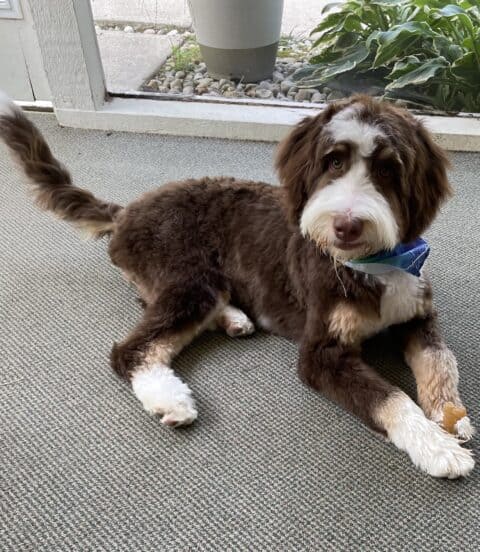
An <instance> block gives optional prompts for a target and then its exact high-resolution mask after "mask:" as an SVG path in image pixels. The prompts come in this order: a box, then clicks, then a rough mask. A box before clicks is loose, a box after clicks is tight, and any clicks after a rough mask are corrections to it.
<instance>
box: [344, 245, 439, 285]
mask: <svg viewBox="0 0 480 552" xmlns="http://www.w3.org/2000/svg"><path fill="white" fill-rule="evenodd" d="M429 253H430V247H429V245H428V243H427V242H426V241H425V240H423V239H422V238H417V239H416V240H415V241H413V242H411V243H407V244H405V243H399V244H398V245H397V246H395V247H394V248H393V249H392V250H391V251H381V252H380V253H376V254H375V255H370V256H369V257H362V258H360V259H352V260H350V261H347V262H346V263H345V264H346V265H347V266H348V267H350V268H352V269H353V270H359V271H360V272H366V273H367V274H385V273H387V272H391V271H392V270H403V271H404V272H408V273H409V274H412V275H413V276H417V277H419V276H420V271H421V270H422V266H423V264H424V263H425V261H426V260H427V257H428V254H429Z"/></svg>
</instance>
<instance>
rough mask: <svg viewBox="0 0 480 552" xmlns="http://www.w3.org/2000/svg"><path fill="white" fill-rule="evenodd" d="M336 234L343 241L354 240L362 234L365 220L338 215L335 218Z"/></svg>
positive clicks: (334, 228)
mask: <svg viewBox="0 0 480 552" xmlns="http://www.w3.org/2000/svg"><path fill="white" fill-rule="evenodd" d="M333 230H334V231H335V236H336V237H337V238H338V239H339V240H342V241H343V242H354V241H355V240H358V238H359V237H360V236H361V235H362V232H363V222H362V221H361V220H360V219H358V218H350V217H347V216H346V215H337V216H336V217H335V218H334V219H333Z"/></svg>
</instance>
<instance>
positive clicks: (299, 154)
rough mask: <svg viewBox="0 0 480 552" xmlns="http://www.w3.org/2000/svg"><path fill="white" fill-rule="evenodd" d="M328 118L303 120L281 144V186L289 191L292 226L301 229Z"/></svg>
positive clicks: (279, 173)
mask: <svg viewBox="0 0 480 552" xmlns="http://www.w3.org/2000/svg"><path fill="white" fill-rule="evenodd" d="M324 119H325V115H324V114H323V113H321V114H320V115H317V116H316V117H307V118H305V119H303V120H302V121H301V122H300V123H299V124H298V125H297V126H296V127H295V128H294V129H293V131H292V132H290V134H289V135H288V136H287V137H286V138H285V139H284V140H283V142H281V144H280V146H279V149H278V153H277V160H276V169H277V171H278V175H279V177H280V182H281V184H282V186H283V187H284V188H285V191H286V197H285V201H286V209H287V216H288V220H289V222H290V223H292V224H295V225H297V224H298V222H299V219H300V216H301V213H302V210H303V207H304V205H305V203H306V201H307V199H308V197H309V195H310V192H311V191H312V189H313V186H314V179H315V172H316V171H318V167H317V166H316V165H317V162H316V161H317V159H316V158H317V152H318V147H319V137H320V134H321V131H322V127H323V124H324Z"/></svg>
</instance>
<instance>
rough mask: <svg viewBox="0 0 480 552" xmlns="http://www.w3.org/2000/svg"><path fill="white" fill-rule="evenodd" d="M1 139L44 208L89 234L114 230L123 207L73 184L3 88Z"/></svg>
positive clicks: (1, 95) (1, 96)
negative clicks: (116, 218) (98, 197)
mask: <svg viewBox="0 0 480 552" xmlns="http://www.w3.org/2000/svg"><path fill="white" fill-rule="evenodd" d="M0 139H1V140H3V141H4V142H5V144H6V145H7V146H8V148H9V149H10V150H11V152H12V153H13V155H14V157H16V158H17V159H18V161H19V162H20V165H21V167H22V168H23V170H24V171H25V174H26V175H27V176H28V178H29V179H30V182H31V184H32V189H33V193H34V196H35V200H36V203H37V205H38V206H39V207H40V208H41V209H45V210H47V211H52V212H53V213H55V215H57V216H58V217H60V218H61V219H63V220H66V221H68V222H70V223H72V224H73V225H74V226H76V227H78V228H80V229H81V230H83V231H84V232H86V233H87V235H88V236H89V237H93V238H100V237H102V236H104V235H105V234H109V233H110V232H112V230H113V227H114V220H115V216H116V215H117V214H118V213H119V211H120V210H121V209H122V207H121V206H120V205H116V204H115V203H107V202H105V201H102V200H100V199H97V198H96V197H95V196H94V195H93V194H92V193H91V192H89V191H87V190H82V189H81V188H77V187H75V186H73V185H72V180H71V177H70V173H69V172H68V171H67V169H66V168H65V167H64V166H63V165H62V164H61V163H60V162H59V161H58V160H57V159H55V157H54V156H53V155H52V152H51V151H50V148H49V147H48V144H47V143H46V142H45V139H44V138H43V136H42V134H41V133H40V131H39V130H38V129H37V128H36V127H35V125H34V124H33V123H31V122H30V120H29V119H28V118H27V117H26V116H25V115H24V114H23V111H22V110H21V109H20V108H18V107H17V106H16V105H15V104H14V103H13V102H12V101H11V100H10V99H9V98H8V97H7V96H6V95H5V94H3V93H2V92H1V91H0Z"/></svg>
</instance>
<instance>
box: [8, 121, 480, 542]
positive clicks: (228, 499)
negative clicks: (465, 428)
mask: <svg viewBox="0 0 480 552" xmlns="http://www.w3.org/2000/svg"><path fill="white" fill-rule="evenodd" d="M32 118H33V119H34V121H35V122H36V123H37V124H38V125H39V126H40V127H41V128H42V129H43V130H44V132H45V134H46V136H47V139H48V141H49V142H50V143H51V145H52V147H53V150H54V151H55V153H56V154H57V156H58V157H59V158H60V159H61V160H62V161H64V162H65V164H66V165H67V166H68V167H69V168H70V169H71V171H72V173H73V176H74V181H75V182H76V183H78V184H79V185H81V186H84V187H87V188H88V189H90V190H92V191H93V192H94V193H96V194H98V195H99V196H101V197H104V198H107V199H111V200H114V201H116V202H119V203H122V204H125V203H126V202H128V201H129V200H131V199H133V198H134V197H136V196H138V195H139V194H141V193H142V192H144V191H146V190H149V189H151V188H152V187H153V186H156V185H158V184H161V183H163V182H166V181H169V180H173V179H182V178H186V177H196V176H203V175H218V174H228V175H233V176H237V177H242V178H252V179H262V180H266V181H270V182H272V183H273V182H275V177H274V175H273V173H272V171H271V168H270V167H271V166H272V155H273V151H274V145H272V144H264V143H262V144H260V143H251V142H250V143H249V142H229V141H219V140H208V139H194V138H176V137H163V136H158V135H142V134H127V133H105V132H98V131H83V130H74V129H62V128H59V127H58V126H57V125H56V122H55V119H54V117H53V116H52V115H41V114H36V115H32ZM453 161H454V170H453V172H452V181H453V184H454V187H455V189H456V192H457V193H456V196H455V198H454V199H453V200H452V201H451V203H450V204H449V205H448V206H447V207H446V208H445V210H444V212H443V214H442V215H441V217H440V218H439V220H438V221H437V222H436V224H435V225H434V227H433V229H432V230H431V231H430V232H429V234H428V237H429V239H430V241H431V244H432V254H431V261H430V265H431V270H432V277H433V281H434V285H435V288H436V298H437V304H438V306H439V308H440V313H441V322H442V326H443V328H444V332H445V335H446V339H447V341H448V343H449V344H450V345H451V347H452V349H453V350H454V351H455V353H456V354H457V357H458V359H459V366H460V373H461V385H460V387H461V391H462V392H463V396H464V399H465V402H466V405H467V407H468V408H469V411H470V415H471V417H472V418H473V420H474V422H476V425H477V426H478V425H480V409H479V401H478V395H479V389H480V372H479V370H478V359H479V356H480V355H479V353H480V330H479V324H478V317H479V312H480V293H479V278H478V272H479V259H478V251H479V246H480V218H479V217H478V202H479V199H478V198H479V196H478V173H479V167H480V155H477V154H455V155H453ZM22 178H23V177H21V175H20V173H19V172H18V171H16V170H14V169H13V168H12V163H11V162H10V160H9V159H8V156H6V155H5V149H4V148H0V244H1V246H0V359H1V365H0V442H1V445H0V457H1V469H0V542H1V543H2V544H1V548H2V550H5V551H15V552H18V551H24V550H28V551H43V550H45V551H47V550H48V551H52V550H68V551H72V550H79V551H80V550H81V551H85V550H142V551H144V550H145V551H147V550H148V551H150V550H151V551H159V550H161V551H177V550H178V551H186V550H191V551H199V550H214V551H217V550H219V551H226V550H232V551H233V550H234V551H237V550H262V551H263V550H275V551H283V550H285V551H290V550H292V551H318V550H332V551H333V550H335V551H338V550H349V551H350V550H389V551H390V550H422V551H431V550H436V549H438V550H445V551H446V550H448V551H461V550H478V549H479V548H480V535H479V532H478V512H479V497H480V469H478V468H477V469H476V470H475V471H474V473H473V475H472V476H471V477H470V478H468V479H466V480H462V481H453V482H452V481H443V480H435V479H432V478H430V477H428V476H425V475H423V474H421V473H420V472H418V471H417V470H415V469H414V468H413V466H412V465H411V464H410V462H409V460H408V459H407V457H406V456H405V455H404V454H402V453H400V452H399V451H397V450H396V449H395V448H394V447H393V446H391V445H387V444H385V443H383V442H381V441H380V440H379V439H377V438H376V437H375V436H374V435H373V434H371V433H370V432H369V431H367V430H366V429H365V428H364V427H363V426H362V425H361V424H360V423H359V422H358V421H357V420H356V419H355V418H353V417H352V416H350V415H349V414H347V413H346V412H344V411H342V410H341V409H340V408H337V407H336V406H335V405H333V404H332V403H330V402H329V401H327V400H326V399H324V398H322V397H321V396H319V395H318V394H316V393H314V392H313V391H311V390H309V389H307V388H306V387H304V386H303V385H302V384H301V383H300V382H299V380H298V379H297V377H296V375H295V361H296V349H295V347H294V346H293V345H292V344H290V343H289V342H287V341H285V340H283V339H280V338H277V337H272V336H268V335H265V334H262V333H257V334H255V335H254V336H252V337H251V338H248V339H243V340H234V339H229V338H227V337H224V336H223V335H220V334H216V333H210V334H206V335H205V336H203V337H202V338H200V339H199V340H198V341H197V342H196V343H195V344H193V345H192V346H191V347H190V348H189V349H188V350H187V351H185V352H184V354H182V355H181V356H180V357H179V359H178V362H177V363H176V367H177V369H178V371H179V372H180V373H181V374H182V376H183V377H184V378H185V380H186V381H187V382H188V383H189V384H190V385H191V387H192V388H193V390H194V393H195V396H196V398H197V401H198V406H199V412H200V417H199V419H198V421H197V422H196V423H195V424H194V425H193V426H191V427H190V428H187V429H183V430H178V431H173V430H169V429H166V428H164V427H162V426H161V424H160V422H159V419H157V418H154V417H149V416H148V415H146V414H145V412H143V411H142V409H141V406H140V404H139V403H138V401H137V400H136V399H135V397H134V396H133V395H132V393H131V392H130V390H129V388H128V386H127V385H126V384H125V383H123V382H122V381H120V380H119V379H117V378H116V377H115V375H114V374H113V373H112V372H111V371H110V369H109V366H108V354H109V350H110V347H111V343H112V341H114V340H119V339H121V338H122V337H123V336H124V335H125V334H126V333H127V332H128V330H129V329H130V328H131V326H132V325H133V324H134V322H135V320H136V319H137V317H138V316H139V307H138V305H137V303H136V301H135V294H134V292H133V291H132V290H131V289H130V288H128V287H127V286H126V284H125V282H124V281H123V279H122V277H121V276H120V274H119V273H118V272H117V271H116V270H115V269H114V268H113V267H112V266H111V265H110V263H109V261H108V259H107V256H106V251H105V250H106V242H105V241H99V242H82V241H81V240H80V239H79V237H78V235H77V233H76V232H75V231H74V230H73V229H71V228H70V227H68V226H67V225H66V224H64V223H62V222H59V221H57V220H55V219H54V218H53V217H51V216H48V215H46V214H44V213H41V212H39V211H38V210H37V209H36V208H35V207H34V206H33V205H32V204H31V201H30V200H29V198H28V197H27V194H26V190H25V186H24V184H23V182H22ZM366 354H367V357H368V358H369V359H370V361H371V362H372V363H373V364H374V365H375V366H376V367H377V368H378V369H379V370H380V371H381V372H382V373H383V374H385V376H386V377H388V378H390V379H391V380H392V381H394V382H395V383H398V384H399V385H401V386H402V387H403V388H404V389H406V390H407V391H408V392H410V393H413V392H414V386H413V381H412V377H411V375H410V374H409V372H408V370H407V369H406V368H405V367H404V366H403V364H402V363H401V362H400V361H399V360H398V358H399V357H398V353H397V352H396V351H395V347H394V344H393V343H391V342H390V341H389V340H388V338H387V337H382V338H379V339H377V340H376V341H375V342H373V343H372V344H370V346H369V347H368V349H367V353H366ZM478 445H479V439H478V437H477V438H475V439H474V441H473V443H472V445H471V446H472V448H473V449H474V450H475V453H476V455H477V457H478V453H479V452H480V451H479V446H478Z"/></svg>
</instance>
